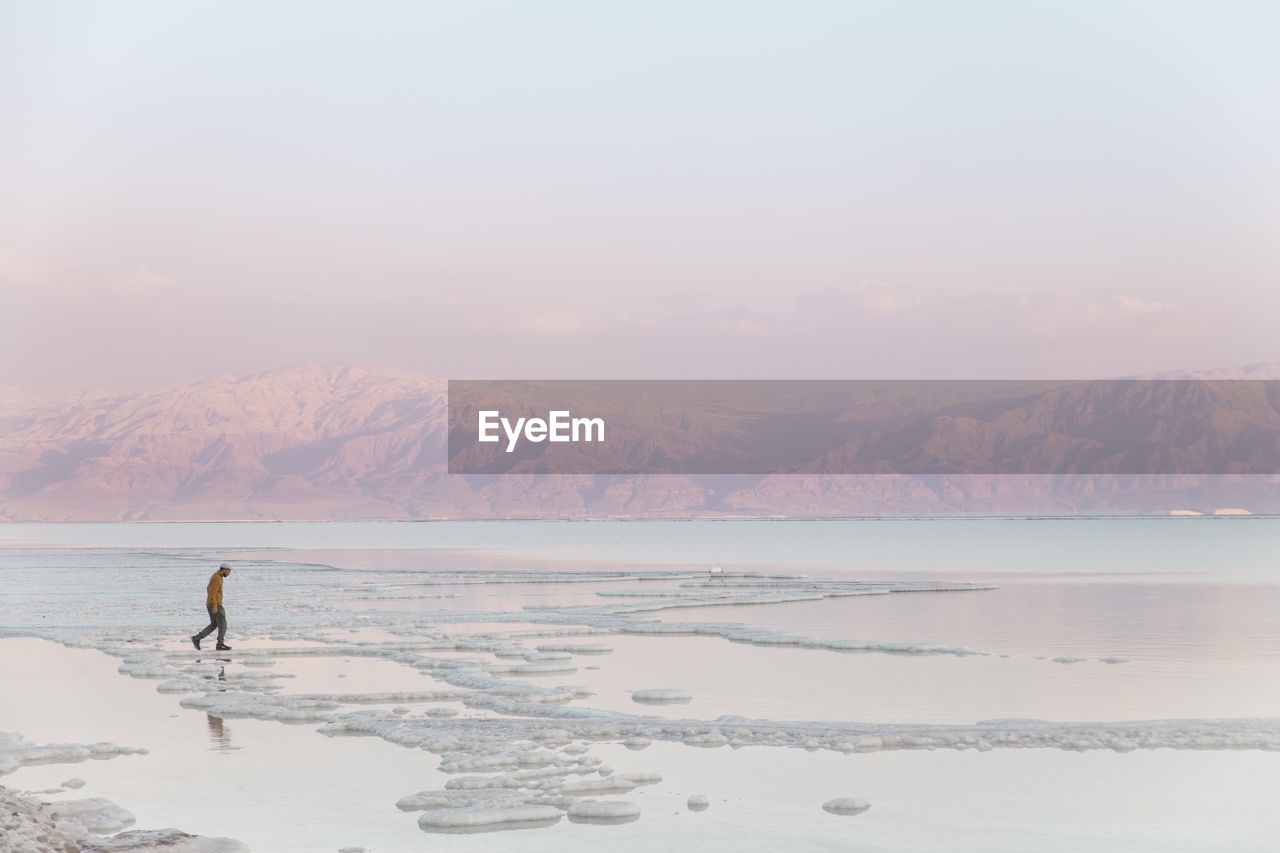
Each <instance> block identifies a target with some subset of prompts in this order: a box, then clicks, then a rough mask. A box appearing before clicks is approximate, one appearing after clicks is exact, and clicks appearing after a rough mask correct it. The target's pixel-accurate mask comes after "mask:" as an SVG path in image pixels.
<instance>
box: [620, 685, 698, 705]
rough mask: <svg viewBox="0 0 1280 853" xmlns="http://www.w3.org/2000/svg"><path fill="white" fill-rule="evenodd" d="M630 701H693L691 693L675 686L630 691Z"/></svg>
mask: <svg viewBox="0 0 1280 853" xmlns="http://www.w3.org/2000/svg"><path fill="white" fill-rule="evenodd" d="M631 701H632V702H644V703H648V704H652V705H662V704H675V703H677V702H691V701H693V694H692V693H690V692H688V691H687V690H681V689H679V688H677V687H650V688H646V689H644V690H637V691H635V692H634V693H632V694H631Z"/></svg>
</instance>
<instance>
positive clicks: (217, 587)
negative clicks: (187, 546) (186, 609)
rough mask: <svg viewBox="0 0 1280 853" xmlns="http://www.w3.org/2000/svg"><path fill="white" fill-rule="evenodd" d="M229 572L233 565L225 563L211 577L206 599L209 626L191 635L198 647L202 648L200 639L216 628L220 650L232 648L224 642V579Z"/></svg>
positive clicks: (225, 618)
mask: <svg viewBox="0 0 1280 853" xmlns="http://www.w3.org/2000/svg"><path fill="white" fill-rule="evenodd" d="M229 574H231V567H230V566H229V565H227V564H226V563H223V564H222V565H221V566H218V570H217V571H216V572H214V573H213V576H212V577H210V578H209V587H208V592H207V594H206V595H205V599H204V606H205V609H206V610H208V611H209V627H207V628H205V629H204V630H203V631H201V632H200V633H199V634H195V635H193V636H192V637H191V643H192V645H194V646H195V647H196V648H197V649H198V648H200V641H201V640H203V639H204V638H205V637H207V636H209V635H210V634H212V633H213V629H215V628H217V629H218V646H217V649H218V651H220V652H221V651H226V650H229V649H230V648H231V647H230V646H228V645H227V644H226V643H224V642H223V640H225V639H226V636H227V611H225V610H223V609H222V580H223V578H225V577H226V576H227V575H229Z"/></svg>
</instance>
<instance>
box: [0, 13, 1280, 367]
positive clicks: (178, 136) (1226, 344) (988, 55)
mask: <svg viewBox="0 0 1280 853" xmlns="http://www.w3.org/2000/svg"><path fill="white" fill-rule="evenodd" d="M480 6H483V4H480ZM480 6H472V5H471V4H458V5H453V4H435V5H432V4H421V5H415V6H410V7H407V8H403V9H398V10H397V11H395V13H394V14H390V13H389V14H386V15H380V16H371V15H366V14H361V13H359V12H358V10H355V9H354V8H345V7H342V6H338V7H308V8H307V9H306V12H305V14H303V13H301V12H298V11H297V10H295V11H293V12H290V11H288V10H287V9H286V8H285V7H284V6H280V7H275V6H272V7H268V8H262V9H260V8H258V7H254V6H249V5H244V4H237V3H204V2H192V3H189V4H168V3H150V2H140V3H137V4H128V5H125V4H95V5H93V6H89V7H86V6H84V5H81V4H63V3H59V2H56V0H53V2H49V3H42V4H31V5H29V6H25V7H22V8H21V9H20V10H17V11H14V12H12V14H11V15H10V20H9V21H8V22H7V26H6V27H5V28H4V31H3V32H2V33H0V118H2V119H3V122H4V127H5V129H6V130H5V133H4V134H3V135H0V311H2V314H3V317H4V318H5V328H4V334H3V335H0V384H32V383H58V384H73V385H91V384H134V383H151V382H168V381H194V380H198V379H201V378H204V377H207V376H210V375H215V374H219V373H225V372H236V373H238V372H250V371H256V370H262V369H267V368H272V367H277V366H281V365H287V364H296V363H303V362H318V363H331V362H344V361H359V362H369V363H381V364H385V365H388V366H392V367H401V368H408V369H414V370H419V371H423V372H427V373H432V374H436V375H440V376H452V377H466V376H538V377H586V376H598V377H605V378H609V377H618V378H635V377H655V378H661V377H673V378H686V377H724V378H751V377H761V378H774V377H847V378H863V377H877V378H895V377H937V378H967V377H1045V378H1059V377H1078V378H1087V377H1104V376H1116V375H1128V374H1134V373H1142V372H1152V371H1162V370H1171V369H1179V368H1187V369H1200V368H1208V367H1217V366H1231V365H1241V364H1247V363H1252V362H1258V361H1272V360H1277V359H1280V345H1278V344H1277V335H1276V333H1275V329H1274V323H1273V319H1272V318H1274V317H1275V316H1277V315H1278V314H1280V288H1277V287H1276V286H1275V285H1276V281H1277V273H1278V272H1280V240H1277V239H1276V238H1275V235H1276V234H1280V171H1278V170H1277V163H1278V162H1280V161H1277V158H1276V156H1275V152H1276V151H1277V150H1280V114H1278V113H1277V111H1276V110H1275V108H1274V103H1275V93H1276V91H1280V60H1278V59H1277V54H1276V52H1275V51H1274V49H1273V46H1274V39H1272V38H1269V37H1268V34H1271V35H1274V34H1275V33H1277V32H1280V11H1277V10H1276V9H1275V8H1274V7H1270V6H1266V5H1259V6H1239V5H1230V4H1208V3H1201V4H1197V3H1172V2H1171V3H1167V4H1158V5H1154V6H1153V5H1150V4H1125V3H1118V4H1107V5H1099V6H1088V5H1087V4H1086V5H1085V6H1080V7H1076V6H1074V5H1073V4H1064V5H1061V6H1058V7H1049V6H1043V5H1040V4H1036V5H1034V6H1019V5H1017V4H972V5H969V4H965V5H963V6H961V5H957V4H946V3H939V4H936V5H933V6H930V7H929V14H917V13H916V12H912V11H910V10H908V9H906V8H905V7H904V8H902V9H895V8H893V7H892V6H883V7H881V6H874V7H873V6H859V5H858V4H845V3H830V4H826V3H817V4H813V5H812V6H806V7H805V9H804V10H803V12H804V13H803V14H801V13H800V11H799V10H797V9H796V8H795V7H794V6H793V5H792V4H786V3H776V4H771V3H764V4H746V5H744V4H738V3H723V4H720V3H707V4H699V5H696V6H695V7H690V6H689V5H688V4H674V3H673V4H667V3H662V2H657V3H651V4H643V5H639V4H637V5H635V6H631V7H627V6H625V5H613V4H604V5H598V4H585V5H576V4H572V3H555V4H551V5H550V6H548V7H545V8H541V9H539V10H537V11H536V12H534V11H533V10H532V9H530V8H528V7H525V6H523V5H521V4H514V5H502V6H501V13H500V14H493V11H494V10H493V9H489V10H488V11H486V8H487V7H484V8H481V7H480Z"/></svg>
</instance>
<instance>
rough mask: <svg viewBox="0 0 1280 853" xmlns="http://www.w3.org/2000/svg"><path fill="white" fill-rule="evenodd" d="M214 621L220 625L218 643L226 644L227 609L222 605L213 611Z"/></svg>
mask: <svg viewBox="0 0 1280 853" xmlns="http://www.w3.org/2000/svg"><path fill="white" fill-rule="evenodd" d="M213 621H214V623H215V624H216V625H217V626H218V645H219V646H225V645H226V642H224V641H225V640H226V639H227V611H225V610H223V609H222V605H221V604H219V605H218V609H217V610H216V611H215V612H214V613H213Z"/></svg>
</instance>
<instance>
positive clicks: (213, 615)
mask: <svg viewBox="0 0 1280 853" xmlns="http://www.w3.org/2000/svg"><path fill="white" fill-rule="evenodd" d="M205 609H206V610H208V611H209V627H208V628H205V629H204V630H203V631H201V632H200V633H199V634H196V639H197V640H203V639H204V638H205V637H207V636H209V635H210V634H212V633H213V630H214V629H215V628H217V629H218V645H220V646H222V645H226V644H225V643H223V642H222V641H223V640H225V639H226V637H227V611H225V610H223V609H222V605H221V604H219V605H218V606H217V607H208V608H205Z"/></svg>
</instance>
